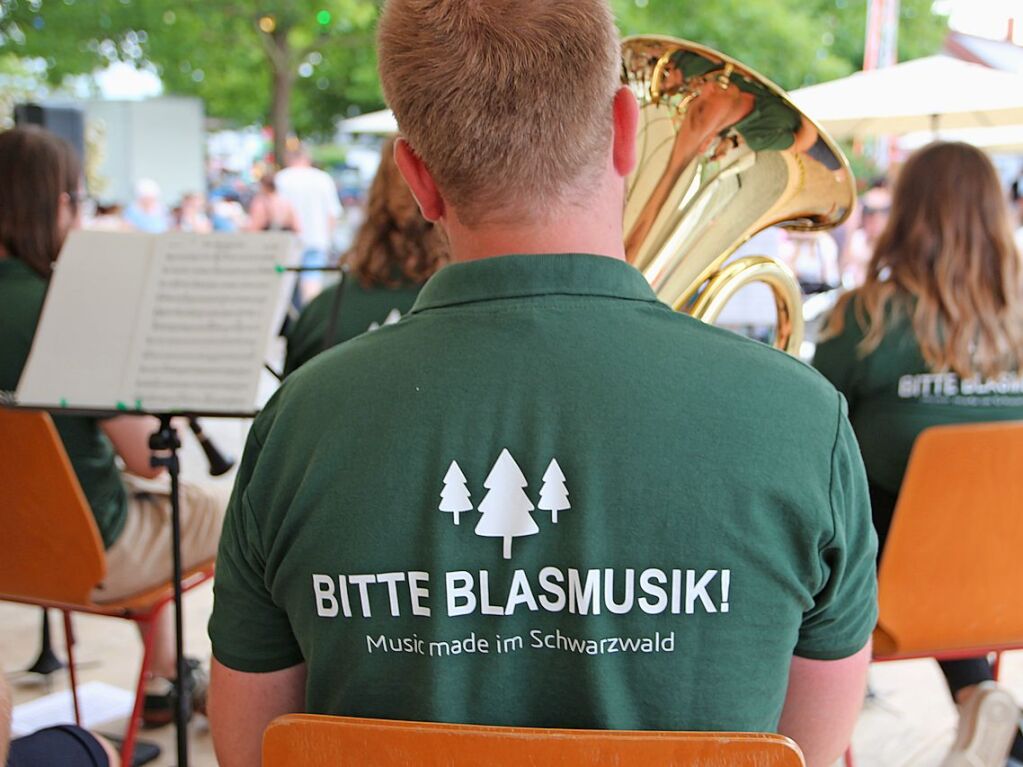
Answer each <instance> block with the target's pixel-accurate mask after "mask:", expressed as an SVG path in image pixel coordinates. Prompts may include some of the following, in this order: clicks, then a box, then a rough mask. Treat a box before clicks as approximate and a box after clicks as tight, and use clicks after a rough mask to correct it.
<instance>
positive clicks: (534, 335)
mask: <svg viewBox="0 0 1023 767" xmlns="http://www.w3.org/2000/svg"><path fill="white" fill-rule="evenodd" d="M874 556H875V538H874V533H873V530H872V527H871V524H870V516H869V508H868V503H867V496H866V483H865V479H864V476H863V467H862V463H861V461H860V458H859V453H858V451H857V448H856V444H855V440H854V437H853V435H852V431H851V429H850V428H849V424H848V422H847V420H846V417H845V411H844V404H843V400H842V398H841V397H840V396H839V395H838V393H837V392H835V390H834V389H833V388H832V387H831V386H830V385H828V384H827V382H826V381H825V380H824V379H823V378H822V377H821V376H819V375H818V374H817V373H816V372H814V371H813V370H812V369H810V368H809V367H807V366H805V365H803V364H802V363H800V362H798V361H797V360H795V359H793V358H791V357H789V356H787V355H784V354H782V353H780V352H777V351H775V350H773V349H770V348H768V347H766V346H763V345H761V344H758V343H755V342H752V341H749V340H747V339H743V338H741V337H739V336H736V335H734V334H732V333H729V332H727V331H723V330H720V329H717V328H713V327H710V326H708V325H705V324H703V323H701V322H698V321H696V320H694V319H692V318H690V317H687V316H684V315H680V314H677V313H675V312H673V311H671V310H670V309H669V308H668V307H667V306H665V305H664V304H662V303H660V302H659V301H658V300H657V299H656V297H655V296H654V294H653V292H652V291H651V289H650V287H649V285H648V284H647V283H646V281H645V280H644V279H643V277H642V276H641V275H640V274H639V272H637V271H636V270H635V269H633V268H632V267H631V266H629V265H627V264H625V263H624V262H622V261H618V260H615V259H612V258H608V257H603V256H590V255H542V256H541V255H526V256H501V257H498V258H489V259H483V260H479V261H472V262H467V263H458V264H455V265H452V266H448V267H446V268H444V269H442V270H441V271H440V272H438V273H437V274H436V275H435V276H434V277H432V278H431V280H430V281H429V282H428V283H427V284H426V286H425V287H424V289H423V291H422V292H421V293H420V295H419V298H418V299H417V301H416V304H415V307H414V308H413V310H412V311H411V313H410V314H409V315H408V316H406V317H405V318H403V319H402V320H401V321H399V322H398V323H397V324H394V325H391V326H388V327H384V328H381V329H380V330H378V331H376V332H374V333H370V334H366V335H363V336H360V337H359V338H356V339H353V340H352V341H349V342H348V343H346V344H344V345H343V346H340V347H338V348H335V349H332V350H329V351H327V352H325V353H323V354H322V355H320V356H319V357H317V359H315V360H313V361H312V362H311V363H309V364H308V365H305V366H304V367H303V368H302V369H301V370H299V371H298V372H296V373H295V374H294V375H292V376H289V377H288V379H287V380H286V381H285V382H284V384H283V386H282V387H281V389H280V390H279V391H278V393H277V394H276V395H275V397H274V398H273V400H272V401H271V402H270V403H269V404H268V406H267V407H266V409H265V410H264V411H263V412H262V413H261V414H260V416H259V417H258V418H257V419H256V421H255V423H254V425H253V428H252V431H251V433H250V436H249V441H248V445H247V447H246V450H245V455H244V458H243V460H242V465H241V468H240V472H239V474H238V479H237V483H236V486H235V491H234V495H233V497H232V500H231V503H230V506H229V509H228V515H227V520H226V522H225V526H224V531H223V536H222V538H221V545H220V551H219V553H218V560H217V580H216V584H215V605H214V611H213V616H212V618H211V621H210V636H211V638H212V640H213V652H214V655H215V657H216V659H217V660H218V661H219V662H220V663H222V664H224V665H226V666H228V667H230V668H233V669H236V670H239V671H244V672H269V671H274V670H278V669H285V668H289V667H292V666H294V665H296V664H298V663H300V662H302V661H304V662H305V663H306V664H307V677H306V678H307V680H308V681H307V687H306V706H307V710H308V711H310V712H314V713H328V714H346V715H354V716H368V717H382V718H396V719H411V720H431V721H455V722H467V723H488V724H501V725H528V726H541V727H542V726H559V727H582V728H627V729H633V728H635V729H666V730H679V729H681V730H686V729H694V730H699V729H713V730H721V729H724V730H753V731H767V730H773V729H775V728H776V727H777V725H778V718H779V715H780V712H781V710H782V703H783V701H784V698H785V693H786V687H787V680H788V673H789V667H790V663H791V660H792V656H793V654H794V653H795V654H797V655H800V656H804V657H807V658H813V659H828V660H830V659H838V658H845V657H848V656H850V655H853V654H854V653H856V652H857V651H859V650H860V649H861V648H862V647H863V646H864V645H865V644H866V642H867V640H868V639H869V637H870V634H871V631H872V629H873V627H874V623H875V618H876V608H875V577H874Z"/></svg>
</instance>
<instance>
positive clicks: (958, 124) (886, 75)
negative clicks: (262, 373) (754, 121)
mask: <svg viewBox="0 0 1023 767" xmlns="http://www.w3.org/2000/svg"><path fill="white" fill-rule="evenodd" d="M790 95H791V97H792V100H793V101H794V102H795V103H796V105H797V106H799V107H800V109H803V110H804V111H805V112H806V113H807V114H808V115H810V117H812V118H813V119H814V120H816V121H817V122H819V123H820V124H821V125H823V126H824V128H825V129H826V130H827V131H828V132H829V133H830V134H831V135H832V136H833V137H835V138H837V139H845V138H865V137H868V136H879V135H890V134H905V133H911V132H914V131H928V132H930V133H931V134H935V133H938V132H939V131H940V132H943V133H944V132H946V131H949V130H959V129H966V128H987V127H992V126H1005V125H1023V76H1020V75H1016V74H1012V73H1009V72H1002V71H999V70H996V69H989V68H988V67H984V66H981V65H979V64H971V63H968V62H965V61H960V60H959V59H954V58H952V57H950V56H927V57H925V58H922V59H914V60H913V61H906V62H903V63H901V64H896V65H894V66H890V67H885V68H883V69H875V70H871V71H869V72H857V73H855V74H852V75H849V76H848V77H843V78H841V79H839V80H832V81H831V82H827V83H821V84H820V85H811V86H809V87H807V88H800V89H799V90H796V91H793V92H792V93H791V94H790Z"/></svg>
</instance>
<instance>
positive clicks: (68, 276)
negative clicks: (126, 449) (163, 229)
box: [18, 232, 294, 414]
mask: <svg viewBox="0 0 1023 767" xmlns="http://www.w3.org/2000/svg"><path fill="white" fill-rule="evenodd" d="M293 248H294V239H293V236H292V235H290V234H287V233H251V234H213V235H197V234H186V233H173V234H165V235H144V234H132V235H125V234H118V233H99V232H78V233H75V234H74V235H73V236H72V237H71V238H69V240H68V243H67V245H65V248H64V250H63V251H62V252H61V256H60V259H59V260H58V266H59V268H58V269H57V270H56V272H55V275H54V278H53V281H52V283H51V288H50V294H49V295H48V296H47V300H46V304H45V306H44V309H43V316H42V319H41V321H40V325H39V331H38V333H37V336H36V339H35V341H34V342H33V350H32V354H31V355H30V357H29V361H28V363H27V364H26V369H25V373H24V374H23V376H22V379H21V381H20V382H19V385H18V401H19V403H20V404H29V405H44V406H59V405H64V406H67V407H82V408H100V409H122V410H129V411H130V410H143V411H147V412H189V413H233V414H249V413H254V412H255V410H256V395H257V387H258V384H259V378H260V371H261V370H262V367H263V361H264V355H265V352H266V349H267V345H268V342H269V340H270V338H271V337H272V335H273V333H274V332H275V331H276V330H277V328H279V327H280V322H281V320H282V319H283V313H284V311H285V309H286V306H287V300H288V298H289V297H290V294H291V287H292V285H293V283H294V277H293V275H292V274H290V273H284V272H283V271H282V267H283V265H284V264H286V263H290V260H291V257H292V253H293Z"/></svg>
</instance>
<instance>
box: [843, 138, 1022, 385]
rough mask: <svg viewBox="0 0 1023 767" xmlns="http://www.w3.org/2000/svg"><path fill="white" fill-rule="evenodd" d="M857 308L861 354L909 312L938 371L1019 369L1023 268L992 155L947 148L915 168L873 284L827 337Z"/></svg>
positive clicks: (900, 187) (912, 161) (917, 160)
mask: <svg viewBox="0 0 1023 767" xmlns="http://www.w3.org/2000/svg"><path fill="white" fill-rule="evenodd" d="M849 301H855V303H854V311H855V318H856V321H857V322H858V323H859V325H860V327H861V328H863V330H864V331H865V333H866V335H865V337H864V339H863V341H862V342H861V344H860V346H859V352H860V354H861V355H862V356H866V355H867V354H869V353H870V352H872V351H874V350H875V349H877V347H878V345H879V344H880V343H881V339H882V338H883V337H884V335H885V331H886V324H888V323H891V322H893V321H895V320H896V319H897V318H898V317H899V316H900V315H901V316H903V317H909V318H911V320H912V325H913V332H914V334H915V336H916V339H917V342H918V343H919V346H920V351H921V353H922V355H923V358H924V360H925V361H926V362H927V364H928V366H929V367H930V368H931V370H932V371H934V372H942V371H953V372H955V373H958V374H959V375H960V376H971V375H975V374H978V373H979V374H982V375H985V376H992V375H996V374H998V373H1001V372H1006V371H1015V370H1018V369H1019V367H1020V362H1021V360H1023V268H1021V260H1020V254H1019V252H1018V251H1017V249H1016V246H1015V243H1014V242H1013V236H1012V227H1011V224H1010V221H1009V211H1008V206H1007V204H1006V202H1005V199H1004V197H1003V195H1002V190H1001V185H1000V183H999V180H998V174H997V173H996V172H995V169H994V166H992V164H991V162H990V160H988V158H987V156H986V155H984V153H983V152H981V151H980V150H979V149H976V148H975V147H973V146H970V145H969V144H962V143H944V142H939V143H935V144H930V145H929V146H926V147H924V148H923V149H921V150H919V151H917V152H916V153H914V154H913V155H912V156H911V157H910V158H909V160H907V161H906V164H905V165H904V166H903V168H902V170H901V172H900V173H899V178H898V181H897V183H896V186H895V193H894V196H893V199H892V211H891V217H890V218H889V220H888V225H887V226H886V228H885V230H884V232H883V233H882V234H881V237H880V238H879V240H878V243H877V247H876V248H875V250H874V254H873V256H872V257H871V259H870V264H869V265H868V267H867V277H866V281H865V282H864V284H863V285H862V287H860V288H858V289H856V290H853V291H851V292H849V293H847V294H846V295H845V296H843V298H842V300H841V301H840V302H839V304H838V305H837V306H836V307H835V310H834V312H833V313H832V315H831V318H830V319H829V321H828V323H827V325H826V327H825V330H824V334H823V336H824V337H832V336H835V335H837V334H839V333H840V332H841V331H842V328H843V326H844V323H845V314H846V310H847V306H848V302H849Z"/></svg>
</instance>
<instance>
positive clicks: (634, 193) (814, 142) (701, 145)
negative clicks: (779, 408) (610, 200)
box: [622, 36, 856, 354]
mask: <svg viewBox="0 0 1023 767" xmlns="http://www.w3.org/2000/svg"><path fill="white" fill-rule="evenodd" d="M622 48H623V62H622V64H623V69H622V80H623V83H624V84H625V85H627V86H628V87H629V88H631V89H632V91H633V93H635V95H636V97H637V99H638V100H639V106H640V118H639V134H638V139H637V140H638V147H637V155H638V162H637V166H636V169H635V171H634V172H633V173H632V175H631V176H630V178H629V179H628V182H627V184H628V186H627V196H626V206H625V251H626V256H627V258H628V260H629V263H631V264H632V265H633V266H635V267H636V268H638V269H639V270H640V271H641V272H642V273H643V275H644V277H646V279H647V280H648V281H649V282H650V284H651V286H652V287H653V289H654V291H655V292H656V293H657V295H658V297H659V298H660V299H661V300H662V301H664V302H665V303H667V304H669V305H671V306H672V307H674V308H675V309H676V310H681V311H686V312H688V313H690V314H692V315H693V316H694V317H697V318H699V319H702V320H705V321H707V322H713V321H714V320H715V319H716V318H717V316H718V314H719V313H720V312H721V309H722V308H723V307H724V305H725V304H726V303H727V302H728V300H729V299H730V298H731V297H732V296H733V295H734V294H735V293H736V292H738V290H739V289H740V288H742V287H743V286H745V285H747V284H749V283H751V282H763V283H766V284H767V285H768V286H769V287H770V288H771V290H772V292H773V294H774V299H775V304H776V306H777V310H778V323H777V332H776V334H775V345H776V346H777V347H779V348H781V349H784V350H786V351H788V352H790V353H792V354H796V353H797V352H798V350H799V346H800V343H801V342H802V337H803V315H802V296H801V292H800V288H799V284H798V283H797V282H796V279H795V277H794V276H793V274H792V272H791V271H790V270H789V269H788V267H786V266H785V265H784V264H782V263H781V262H779V261H776V260H774V259H772V258H768V257H766V256H747V257H744V258H739V259H736V260H734V261H731V262H728V263H726V261H728V258H729V256H731V255H732V253H733V252H734V251H735V250H736V249H737V248H738V247H739V246H740V245H742V244H743V243H744V242H746V241H747V240H748V239H749V238H750V237H752V236H753V235H754V234H756V233H757V232H760V231H762V230H764V229H766V228H768V227H771V226H775V225H781V226H782V227H784V228H786V229H789V230H795V231H803V232H807V231H817V230H822V229H830V228H832V227H834V226H837V225H838V224H840V223H842V222H843V221H844V220H845V219H846V218H848V216H849V214H850V213H851V212H852V208H853V205H854V203H855V199H856V191H855V186H854V180H853V174H852V171H851V170H850V168H849V163H848V161H847V160H846V158H845V156H844V155H843V154H842V151H841V149H839V147H838V146H837V145H836V144H835V143H834V141H832V140H831V138H830V137H829V136H828V135H827V134H826V133H825V132H824V131H823V130H822V129H821V128H820V127H819V126H818V125H816V124H815V123H814V122H813V121H812V120H811V119H810V118H808V117H807V116H806V115H804V114H803V113H802V112H801V111H800V110H799V109H798V108H797V107H796V106H795V105H794V104H793V103H792V102H791V101H790V100H789V98H788V96H787V95H786V93H785V92H784V91H783V90H782V89H781V88H779V87H778V86H776V85H775V84H774V83H772V82H770V81H769V80H767V79H766V78H764V77H763V76H761V75H759V74H757V73H756V72H754V71H753V70H751V69H749V68H748V67H745V66H743V65H742V64H740V63H739V62H738V61H736V60H734V59H731V58H729V57H728V56H725V55H724V54H721V53H718V52H717V51H715V50H712V49H710V48H706V47H704V46H702V45H697V44H695V43H691V42H687V41H684V40H678V39H674V38H670V37H652V36H640V37H630V38H627V39H626V40H625V41H624V42H623V44H622Z"/></svg>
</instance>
